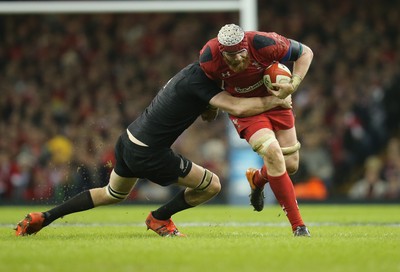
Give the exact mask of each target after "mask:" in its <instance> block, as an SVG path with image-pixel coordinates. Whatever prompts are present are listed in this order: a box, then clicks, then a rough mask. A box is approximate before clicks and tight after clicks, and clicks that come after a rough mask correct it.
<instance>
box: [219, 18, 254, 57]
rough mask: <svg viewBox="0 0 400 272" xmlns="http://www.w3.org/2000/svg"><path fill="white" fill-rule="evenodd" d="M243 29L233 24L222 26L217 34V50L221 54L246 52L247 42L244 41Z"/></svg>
mask: <svg viewBox="0 0 400 272" xmlns="http://www.w3.org/2000/svg"><path fill="white" fill-rule="evenodd" d="M244 36H245V33H244V31H243V29H242V28H241V27H240V26H238V25H235V24H228V25H224V26H223V27H222V28H221V29H220V30H219V32H218V36H217V38H218V42H219V49H220V51H221V52H228V53H234V52H238V51H240V50H243V49H246V50H247V41H246V39H244Z"/></svg>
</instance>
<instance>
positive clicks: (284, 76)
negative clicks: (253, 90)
mask: <svg viewBox="0 0 400 272" xmlns="http://www.w3.org/2000/svg"><path fill="white" fill-rule="evenodd" d="M291 79H292V73H291V72H290V70H289V68H287V67H286V66H285V65H283V64H282V63H279V62H274V63H272V64H271V65H270V66H268V67H267V68H265V71H264V76H263V80H264V85H265V86H266V87H267V88H268V89H270V90H273V89H274V87H273V86H272V83H289V82H290V80H291Z"/></svg>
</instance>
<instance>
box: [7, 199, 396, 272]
mask: <svg viewBox="0 0 400 272" xmlns="http://www.w3.org/2000/svg"><path fill="white" fill-rule="evenodd" d="M48 208H49V207H37V206H34V207H4V206H2V207H0V215H1V216H0V267H1V271H13V272H15V271H30V272H35V271H46V272H48V271H57V272H63V271H68V272H71V271H74V272H79V271H96V272H102V271H115V272H120V271H140V272H142V271H164V272H167V271H191V272H192V271H193V272H196V271H210V272H211V271H212V272H219V271H222V272H224V271H245V272H247V271H280V272H286V271H288V272H293V271H296V272H301V271H307V272H313V271H324V272H329V271H337V272H347V271H351V272H356V271H363V272H369V271H371V272H372V271H373V272H376V271H385V272H392V271H393V272H394V271H397V272H400V205H301V206H300V208H301V212H302V215H303V219H304V220H305V222H306V223H307V225H308V226H309V229H310V231H311V235H312V237H311V238H305V237H293V236H292V233H291V228H290V226H289V224H288V221H287V219H286V216H285V215H284V214H283V213H282V211H281V209H280V208H279V207H278V206H275V205H272V206H266V207H265V209H264V211H262V212H260V213H258V212H254V211H252V209H251V207H250V206H249V207H232V206H213V205H204V206H200V207H197V208H194V209H191V210H187V211H184V212H181V213H179V214H176V215H175V216H174V217H173V219H174V222H175V224H176V225H177V226H178V228H179V230H180V231H181V232H182V233H185V234H186V235H187V236H188V237H187V238H162V237H159V236H157V235H156V234H155V233H154V232H152V231H146V227H145V224H144V220H145V218H146V216H147V214H148V213H149V211H150V210H152V209H155V208H156V207H155V206H136V205H120V206H111V207H100V208H96V209H93V210H90V211H86V212H82V213H76V214H72V215H68V216H66V217H65V218H62V219H59V220H57V221H55V222H54V223H53V224H52V225H50V226H48V227H47V228H45V229H43V230H42V231H40V232H39V233H38V234H37V235H33V236H27V237H15V236H14V231H13V230H12V228H13V227H14V225H15V224H16V223H17V222H18V221H19V220H21V219H22V218H23V217H24V216H25V215H26V214H27V213H28V212H31V211H43V210H46V209H48Z"/></svg>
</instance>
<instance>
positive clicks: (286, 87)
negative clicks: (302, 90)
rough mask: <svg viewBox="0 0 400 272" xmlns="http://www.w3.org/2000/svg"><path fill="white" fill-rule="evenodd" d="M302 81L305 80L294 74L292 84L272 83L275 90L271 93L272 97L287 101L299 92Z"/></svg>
mask: <svg viewBox="0 0 400 272" xmlns="http://www.w3.org/2000/svg"><path fill="white" fill-rule="evenodd" d="M302 80H303V79H302V78H301V77H300V76H299V75H296V74H293V76H292V79H291V80H290V82H287V83H272V87H273V89H272V90H271V89H270V90H269V91H270V92H271V94H272V95H274V96H276V97H278V98H280V99H285V98H286V97H288V96H289V95H291V94H292V93H294V92H295V91H296V90H297V88H298V87H299V85H300V83H301V81H302Z"/></svg>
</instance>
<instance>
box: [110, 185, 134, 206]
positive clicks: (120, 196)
mask: <svg viewBox="0 0 400 272" xmlns="http://www.w3.org/2000/svg"><path fill="white" fill-rule="evenodd" d="M104 190H105V197H106V201H107V204H115V203H118V202H121V201H123V200H125V199H126V198H127V197H128V195H129V192H128V193H125V192H118V191H116V190H114V189H113V188H112V187H111V186H110V184H108V185H107V186H105V187H104Z"/></svg>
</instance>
